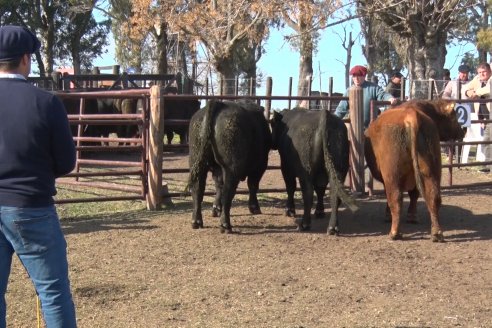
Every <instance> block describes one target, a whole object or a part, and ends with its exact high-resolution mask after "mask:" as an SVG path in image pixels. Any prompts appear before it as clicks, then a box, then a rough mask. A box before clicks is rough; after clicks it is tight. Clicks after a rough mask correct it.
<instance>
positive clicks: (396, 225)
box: [386, 186, 403, 240]
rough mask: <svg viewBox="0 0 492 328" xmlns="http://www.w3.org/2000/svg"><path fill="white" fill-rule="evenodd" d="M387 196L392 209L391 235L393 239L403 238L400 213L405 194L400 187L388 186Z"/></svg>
mask: <svg viewBox="0 0 492 328" xmlns="http://www.w3.org/2000/svg"><path fill="white" fill-rule="evenodd" d="M386 197H387V200H388V206H389V209H390V211H391V230H390V233H389V236H390V238H391V239H392V240H398V239H402V235H401V233H400V215H401V206H402V202H403V195H402V193H401V192H400V190H398V188H391V187H388V186H386Z"/></svg>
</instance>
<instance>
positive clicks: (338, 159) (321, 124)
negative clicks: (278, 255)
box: [271, 108, 357, 234]
mask: <svg viewBox="0 0 492 328" xmlns="http://www.w3.org/2000/svg"><path fill="white" fill-rule="evenodd" d="M271 126H272V141H273V144H272V148H273V149H278V152H279V154H280V161H281V170H282V175H283V178H284V181H285V186H286V188H287V209H286V214H287V215H288V216H295V204H294V192H295V190H296V178H298V179H299V183H300V185H301V192H302V198H303V202H304V214H303V216H302V219H300V220H296V222H297V226H298V230H300V231H302V230H308V229H309V228H310V224H311V208H312V205H313V189H314V191H315V192H316V195H317V198H318V202H317V205H316V210H315V214H316V215H317V216H318V217H321V216H324V205H323V197H324V195H325V190H326V187H327V185H328V182H330V196H331V197H330V199H331V202H330V203H331V209H332V210H331V217H330V222H329V225H328V233H329V234H337V233H338V223H337V220H338V219H337V215H338V207H339V205H340V200H343V202H344V203H345V204H347V205H348V207H349V208H350V209H351V210H355V209H356V208H357V206H356V205H355V202H354V200H353V199H352V198H351V197H350V196H349V195H348V194H347V193H346V191H345V190H344V189H343V181H344V180H345V177H346V175H347V172H348V169H349V142H348V137H347V128H346V127H345V124H344V123H343V121H342V120H340V119H339V118H337V117H336V116H334V115H332V114H330V113H329V112H328V111H326V110H321V111H309V110H306V109H303V108H296V109H293V110H284V111H282V112H280V113H279V112H275V113H274V115H273V118H272V120H271Z"/></svg>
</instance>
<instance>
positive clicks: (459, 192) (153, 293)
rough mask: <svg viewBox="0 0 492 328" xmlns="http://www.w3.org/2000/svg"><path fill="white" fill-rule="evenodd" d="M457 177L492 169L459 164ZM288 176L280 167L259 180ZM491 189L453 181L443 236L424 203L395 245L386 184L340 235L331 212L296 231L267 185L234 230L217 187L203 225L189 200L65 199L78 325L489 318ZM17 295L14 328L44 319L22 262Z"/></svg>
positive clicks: (405, 323) (13, 285)
mask: <svg viewBox="0 0 492 328" xmlns="http://www.w3.org/2000/svg"><path fill="white" fill-rule="evenodd" d="M168 162H169V163H168V164H169V165H171V162H172V163H173V165H178V166H179V165H186V164H185V162H183V159H179V158H172V157H169V158H168ZM166 180H167V181H168V183H169V186H170V188H171V189H172V188H177V187H176V186H182V182H179V179H178V178H177V177H167V179H166ZM443 180H444V179H443ZM453 180H454V183H457V184H459V182H470V181H484V180H488V181H491V180H492V174H489V175H484V174H481V173H478V172H476V171H473V170H459V171H456V173H455V174H454V176H453ZM282 185H283V181H282V180H281V177H280V174H279V172H274V171H268V172H267V173H266V175H265V178H264V180H263V182H262V186H263V187H272V186H282ZM491 195H492V187H488V188H480V189H468V190H466V189H445V190H444V191H443V206H442V208H441V211H440V214H441V224H442V226H443V229H444V236H445V239H446V242H445V243H432V242H431V241H430V238H429V237H430V236H429V233H430V223H429V217H428V214H427V211H426V209H425V204H424V203H423V201H422V200H420V201H419V210H418V211H419V214H420V216H421V221H422V223H421V224H418V225H409V224H405V223H404V224H403V225H402V232H403V234H404V240H402V241H390V240H389V238H388V235H387V234H388V232H389V224H388V223H385V222H384V209H385V199H384V198H383V197H382V196H381V194H378V195H376V196H374V197H372V198H369V197H365V198H362V199H359V203H360V207H361V208H360V210H359V211H358V212H356V213H355V214H354V213H351V212H350V211H349V210H347V209H342V211H341V217H340V230H341V235H340V236H338V237H335V236H328V235H327V234H326V227H327V219H320V220H315V221H314V224H313V228H312V231H310V232H303V233H299V232H296V229H295V224H294V222H293V220H292V219H291V218H288V217H285V216H284V214H283V212H284V210H283V208H284V200H283V198H284V195H283V194H262V195H260V205H261V206H262V210H263V214H261V215H254V216H252V215H250V214H249V213H248V210H247V207H246V203H245V198H244V196H240V195H238V196H237V197H236V199H235V202H234V207H233V209H232V224H233V227H234V232H235V233H233V234H221V233H220V232H219V222H218V220H217V219H215V218H212V217H210V213H211V212H210V206H211V198H210V197H206V200H205V201H206V202H205V205H204V208H205V210H204V215H205V217H204V224H205V228H204V229H201V230H193V229H191V200H190V198H189V197H182V198H176V199H174V200H173V203H174V205H173V206H170V207H166V208H165V209H164V210H162V211H160V212H148V211H146V210H145V209H144V205H143V204H142V203H140V202H126V203H125V204H126V205H125V206H127V209H122V210H119V211H118V212H115V213H111V212H110V213H104V212H103V213H101V214H96V215H90V216H82V217H80V216H78V217H70V215H69V214H67V213H69V211H65V210H64V207H63V206H61V207H60V211H61V213H62V224H63V228H64V231H65V233H66V238H67V242H68V252H69V261H70V277H71V281H72V289H73V294H74V300H75V303H76V307H77V315H78V323H79V327H235V328H236V327H282V328H283V327H292V328H294V327H297V328H300V327H306V328H307V327H492V240H491V239H492V215H491V212H492V211H491V210H492V205H491V203H492V202H491V199H492V198H491ZM297 199H300V197H298V198H297ZM325 203H326V207H327V209H328V211H329V201H328V199H327V200H326V201H325ZM297 204H298V209H299V208H300V202H298V203H297ZM405 204H408V199H405ZM86 206H91V205H90V204H87V205H86ZM108 206H109V205H108ZM298 212H299V213H298V214H300V211H298ZM7 301H8V303H9V309H8V322H9V327H35V326H36V303H35V294H34V291H33V288H32V286H31V285H30V282H29V280H28V278H27V276H26V274H25V272H24V270H23V268H22V267H21V265H20V264H19V262H18V261H17V260H16V261H15V262H14V265H13V270H12V275H11V282H10V284H9V289H8V293H7Z"/></svg>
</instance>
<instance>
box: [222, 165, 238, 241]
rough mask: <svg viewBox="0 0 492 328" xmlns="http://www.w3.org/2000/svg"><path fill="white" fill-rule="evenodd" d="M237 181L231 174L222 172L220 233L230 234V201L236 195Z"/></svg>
mask: <svg viewBox="0 0 492 328" xmlns="http://www.w3.org/2000/svg"><path fill="white" fill-rule="evenodd" d="M238 184H239V180H238V179H236V178H234V177H233V175H232V173H230V172H227V171H226V170H224V186H223V188H222V205H223V209H222V214H221V215H220V232H222V233H224V232H226V233H231V232H232V225H231V217H230V213H231V206H232V199H233V198H234V195H235V193H236V189H237V186H238Z"/></svg>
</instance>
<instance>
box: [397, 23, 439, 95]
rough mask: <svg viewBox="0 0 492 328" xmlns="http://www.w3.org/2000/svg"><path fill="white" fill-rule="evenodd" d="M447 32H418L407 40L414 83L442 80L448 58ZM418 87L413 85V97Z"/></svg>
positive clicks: (409, 67) (411, 77) (409, 68)
mask: <svg viewBox="0 0 492 328" xmlns="http://www.w3.org/2000/svg"><path fill="white" fill-rule="evenodd" d="M446 39H447V33H446V32H445V31H438V32H436V33H429V31H425V30H418V31H415V33H414V34H413V35H412V37H411V38H410V39H407V42H408V44H407V45H406V47H405V48H406V49H407V50H406V51H407V56H408V70H409V72H410V79H411V80H413V81H418V80H428V79H431V78H432V79H436V80H441V79H442V75H443V67H444V62H445V58H446ZM416 87H417V86H416V85H415V84H412V89H411V90H410V92H411V96H412V97H414V96H416V95H415V93H416V92H417V90H416V89H415V88H416Z"/></svg>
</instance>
